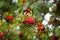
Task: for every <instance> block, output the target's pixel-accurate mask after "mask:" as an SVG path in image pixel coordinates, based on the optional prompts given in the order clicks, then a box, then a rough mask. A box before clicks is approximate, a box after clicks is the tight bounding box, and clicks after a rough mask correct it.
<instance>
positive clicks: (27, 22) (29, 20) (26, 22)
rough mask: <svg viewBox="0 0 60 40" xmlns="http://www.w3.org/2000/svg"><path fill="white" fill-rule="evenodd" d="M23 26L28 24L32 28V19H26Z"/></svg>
mask: <svg viewBox="0 0 60 40" xmlns="http://www.w3.org/2000/svg"><path fill="white" fill-rule="evenodd" d="M23 23H24V24H29V25H30V26H32V25H33V24H34V19H33V18H32V17H27V18H26V19H25V20H24V21H23Z"/></svg>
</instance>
